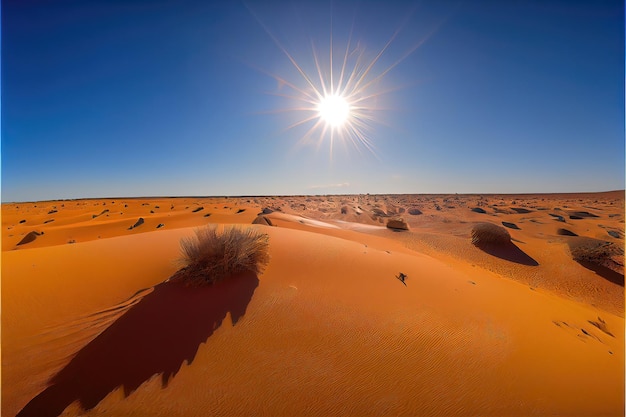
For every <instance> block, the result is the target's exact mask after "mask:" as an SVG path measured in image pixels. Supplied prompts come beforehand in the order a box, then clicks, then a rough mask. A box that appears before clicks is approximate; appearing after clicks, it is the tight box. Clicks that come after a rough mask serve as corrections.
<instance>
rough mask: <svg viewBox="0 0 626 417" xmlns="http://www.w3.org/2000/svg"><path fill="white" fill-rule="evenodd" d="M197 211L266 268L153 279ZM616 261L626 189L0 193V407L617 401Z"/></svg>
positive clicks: (332, 407) (567, 405) (519, 407)
mask: <svg viewBox="0 0 626 417" xmlns="http://www.w3.org/2000/svg"><path fill="white" fill-rule="evenodd" d="M260 213H264V214H262V215H260ZM397 217H400V218H402V219H403V220H404V222H405V223H406V224H407V226H408V230H394V229H389V228H387V227H386V225H387V222H388V221H389V220H390V219H393V218H397ZM140 219H143V221H141V220H140ZM253 222H255V224H253ZM484 222H487V223H493V224H495V225H498V226H500V227H501V228H502V230H506V231H508V232H509V234H510V236H511V242H510V243H509V244H503V245H496V246H489V247H480V246H475V245H473V244H472V230H473V229H474V227H476V224H478V223H484ZM263 223H269V225H268V224H263ZM206 224H219V225H226V224H237V225H240V226H241V227H252V228H255V229H257V230H258V231H259V232H262V233H267V234H268V235H269V248H270V257H271V260H270V263H269V265H268V266H267V268H266V269H265V271H264V272H263V273H262V274H259V275H258V276H256V275H253V274H251V273H250V274H240V275H237V276H233V277H232V278H231V279H228V280H225V281H222V282H220V283H218V284H215V285H214V286H208V287H196V288H194V287H186V286H180V285H175V284H173V283H172V282H170V281H168V278H169V277H171V276H172V275H173V274H174V273H175V272H176V271H177V269H178V268H179V267H180V264H177V259H179V258H180V240H181V238H183V237H188V236H193V235H194V229H196V228H197V227H200V226H203V225H206ZM220 227H222V226H220ZM623 264H624V191H618V192H609V193H591V194H550V195H547V194H537V195H387V196H383V195H349V196H299V197H242V198H191V197H190V198H136V199H131V198H113V199H111V198H107V199H100V200H65V201H46V202H36V203H10V204H8V203H7V204H2V409H1V411H2V415H3V416H13V415H17V414H18V413H19V415H24V416H25V415H32V416H40V417H43V416H58V415H63V416H78V415H86V416H156V415H162V416H210V415H216V416H230V415H233V416H242V415H270V416H278V415H285V416H296V415H297V416H306V415H344V416H369V415H384V416H389V415H410V416H413V415H438V416H457V415H458V416H470V415H483V416H489V415H490V416H530V415H538V416H545V415H553V416H557V415H558V416H623V415H624V270H623ZM400 273H402V274H404V275H405V276H406V279H405V282H404V284H406V285H404V284H403V282H401V281H400V280H399V279H396V277H398V276H400Z"/></svg>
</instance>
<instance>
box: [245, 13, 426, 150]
mask: <svg viewBox="0 0 626 417" xmlns="http://www.w3.org/2000/svg"><path fill="white" fill-rule="evenodd" d="M250 11H251V13H252V14H253V16H254V17H255V18H256V19H257V21H258V22H259V24H260V25H261V26H262V27H263V29H265V32H266V33H267V34H268V35H269V36H270V38H271V39H272V40H273V41H274V43H275V44H276V46H278V48H279V49H280V50H281V51H282V52H283V54H284V55H285V57H287V59H288V61H289V62H290V63H291V67H292V68H293V69H295V70H296V72H295V73H293V74H292V75H288V74H286V75H282V76H281V75H276V74H272V73H269V72H266V74H267V75H269V76H271V77H272V78H274V79H275V80H276V81H278V91H276V92H274V93H270V94H273V95H275V96H278V97H282V98H284V99H286V101H287V103H288V105H287V107H285V108H282V109H277V110H276V111H273V112H279V113H280V112H296V113H299V114H300V116H296V117H295V119H294V122H293V123H292V124H291V125H289V126H287V128H286V129H285V130H289V129H293V128H301V127H304V128H305V129H306V131H305V133H304V134H303V135H302V137H301V138H300V140H299V141H298V145H306V144H309V143H311V142H312V143H313V144H316V145H317V147H318V148H319V147H320V145H321V144H322V143H323V142H325V139H329V141H328V143H329V145H330V155H331V159H332V154H333V145H334V143H336V139H339V140H340V142H343V143H347V144H351V145H353V146H354V148H356V149H357V150H358V151H359V152H360V151H362V150H367V151H369V152H371V153H372V154H373V155H374V156H375V157H378V156H377V155H376V151H375V147H374V143H373V142H372V140H371V135H372V133H373V128H374V126H375V125H377V124H380V123H381V120H380V114H381V113H382V112H383V111H385V110H387V108H386V107H384V106H383V105H382V104H381V101H383V100H382V99H381V97H382V96H383V95H386V94H388V93H391V92H393V91H395V90H396V89H397V88H393V87H392V88H389V87H385V86H384V83H383V82H382V80H383V78H385V77H386V76H387V74H388V73H389V72H390V71H391V70H393V69H394V68H395V67H396V66H397V65H398V64H400V63H401V62H402V61H403V60H404V59H406V58H407V57H408V56H409V55H411V54H412V53H413V51H415V50H416V49H417V48H418V47H419V45H421V43H422V42H418V43H416V44H414V46H413V47H411V48H410V49H409V50H408V51H407V52H406V53H405V54H404V55H402V56H401V57H400V58H399V59H397V60H395V62H392V63H391V64H390V65H388V66H386V67H384V68H380V69H378V70H377V69H376V68H374V67H378V64H379V60H380V58H381V56H382V55H383V54H385V52H386V51H387V49H388V48H389V46H390V45H391V43H392V42H393V41H394V40H395V38H396V36H397V35H398V33H399V32H400V30H401V28H402V26H401V27H400V28H398V29H397V30H396V31H395V32H394V33H393V35H392V36H391V37H390V39H389V40H388V41H387V43H385V44H384V46H383V47H382V48H381V49H379V50H378V52H377V53H373V54H372V53H368V52H367V51H366V50H365V48H364V46H363V44H362V43H361V42H359V41H354V40H353V39H352V35H353V33H352V30H353V29H354V26H353V27H352V29H350V33H349V36H348V39H347V42H345V43H344V44H343V45H335V42H334V39H333V31H332V28H331V30H330V34H329V35H330V36H329V39H328V40H329V47H328V50H324V53H322V54H320V53H319V49H318V46H316V42H314V40H313V39H311V40H310V44H311V45H310V47H311V52H312V58H313V60H312V62H311V61H308V62H307V60H306V59H302V60H301V59H298V60H296V57H295V56H294V55H292V54H291V53H290V52H289V51H288V50H287V49H286V48H285V47H284V46H283V44H282V43H281V42H280V41H279V40H278V38H277V37H276V36H274V34H273V33H272V31H270V30H269V29H268V28H267V26H266V25H264V24H263V22H262V21H261V20H260V19H259V18H258V17H257V16H256V14H255V13H254V12H253V11H252V10H250ZM331 26H332V21H331ZM322 49H325V48H322ZM263 72H265V71H263ZM294 76H295V77H294Z"/></svg>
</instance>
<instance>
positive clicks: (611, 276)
mask: <svg viewBox="0 0 626 417" xmlns="http://www.w3.org/2000/svg"><path fill="white" fill-rule="evenodd" d="M576 262H578V263H579V264H580V265H582V266H584V267H585V268H587V269H589V270H591V271H593V272H595V273H596V274H598V275H600V276H601V277H602V278H604V279H606V280H607V281H610V282H612V283H613V284H617V285H620V286H622V287H623V286H624V275H622V274H620V273H619V272H615V271H613V270H612V269H611V268H607V267H606V266H604V265H599V264H596V263H594V262H590V261H582V260H581V261H576Z"/></svg>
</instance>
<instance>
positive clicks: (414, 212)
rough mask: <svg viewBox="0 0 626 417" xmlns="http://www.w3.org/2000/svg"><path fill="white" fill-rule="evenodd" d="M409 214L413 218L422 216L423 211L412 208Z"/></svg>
mask: <svg viewBox="0 0 626 417" xmlns="http://www.w3.org/2000/svg"><path fill="white" fill-rule="evenodd" d="M409 214H410V215H412V216H419V215H420V214H422V211H421V210H420V209H417V208H410V209H409Z"/></svg>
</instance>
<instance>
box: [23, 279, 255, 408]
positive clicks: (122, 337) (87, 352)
mask: <svg viewBox="0 0 626 417" xmlns="http://www.w3.org/2000/svg"><path fill="white" fill-rule="evenodd" d="M258 284H259V280H258V278H257V276H256V275H255V274H253V273H244V274H239V275H235V276H232V277H230V278H228V279H226V280H223V281H220V282H218V283H216V284H214V285H211V286H206V287H186V286H184V285H183V284H181V283H178V282H172V281H167V282H164V283H161V284H159V285H157V286H155V287H154V290H153V291H152V292H151V293H149V294H148V295H146V296H145V297H144V298H142V299H141V301H139V302H138V303H137V304H135V305H133V306H132V307H130V308H129V309H128V311H126V312H125V313H124V314H123V315H122V316H121V317H120V318H119V319H117V320H116V321H115V322H114V323H113V324H112V325H111V326H110V327H108V328H107V329H106V330H105V331H103V332H102V333H101V334H100V335H98V336H97V337H96V338H95V339H94V340H92V341H91V342H90V343H89V344H87V345H86V346H85V347H84V348H82V349H81V350H80V351H79V352H78V353H77V354H76V356H75V357H74V358H73V359H72V360H71V361H70V362H69V364H68V365H67V366H65V367H64V368H63V369H62V370H61V371H60V372H59V373H58V374H56V375H55V376H54V377H52V379H51V380H50V382H49V386H48V388H46V389H45V390H44V391H43V392H41V393H40V394H39V395H37V396H36V397H35V398H33V399H32V400H31V401H30V402H29V403H28V404H26V406H25V407H24V408H23V409H22V410H21V411H20V412H19V414H18V416H37V417H48V416H50V417H56V416H58V415H60V414H61V413H62V412H63V410H65V408H66V407H67V406H69V405H70V404H72V403H73V402H74V401H76V400H78V401H79V402H80V405H81V406H82V407H83V408H84V409H86V410H89V409H92V408H94V407H95V406H96V405H97V404H98V403H99V402H100V401H102V399H103V398H104V397H106V396H107V395H108V394H109V393H110V392H112V391H113V390H114V389H116V388H117V387H120V386H123V388H124V394H125V395H126V396H128V395H130V394H131V393H132V392H133V391H135V390H136V389H137V388H138V387H139V386H140V385H141V384H143V383H144V382H145V381H147V380H148V379H150V378H151V377H152V376H154V375H157V374H160V375H161V378H162V385H163V387H166V386H167V384H168V382H169V380H170V379H171V378H172V377H173V376H175V375H176V373H177V372H178V371H179V370H180V367H181V365H182V364H183V362H185V361H187V362H188V363H191V362H192V361H193V360H194V357H195V355H196V352H197V351H198V346H199V345H200V344H201V343H203V342H205V341H206V340H207V339H208V338H209V337H210V336H211V335H212V334H213V332H214V331H215V330H216V329H217V328H219V327H220V325H221V324H222V321H223V320H224V318H225V317H226V314H227V313H228V312H230V315H231V318H232V323H233V325H235V324H236V323H237V321H238V320H239V319H240V318H241V317H242V316H243V315H244V314H245V312H246V308H247V306H248V304H249V303H250V300H251V299H252V296H253V294H254V291H255V290H256V288H257V286H258Z"/></svg>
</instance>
